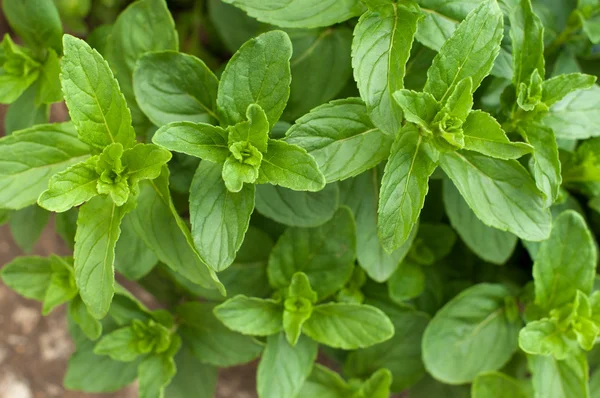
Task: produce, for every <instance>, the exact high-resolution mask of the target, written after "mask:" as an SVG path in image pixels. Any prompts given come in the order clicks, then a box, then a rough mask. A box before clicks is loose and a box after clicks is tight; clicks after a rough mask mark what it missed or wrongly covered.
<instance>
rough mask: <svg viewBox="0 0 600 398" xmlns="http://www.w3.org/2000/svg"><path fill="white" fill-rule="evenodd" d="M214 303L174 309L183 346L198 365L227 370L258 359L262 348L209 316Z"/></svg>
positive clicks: (189, 304) (192, 303)
mask: <svg viewBox="0 0 600 398" xmlns="http://www.w3.org/2000/svg"><path fill="white" fill-rule="evenodd" d="M214 307H215V306H214V304H208V303H196V302H189V303H184V304H182V305H180V306H179V307H177V309H176V314H177V317H178V319H179V320H180V327H179V330H178V332H179V333H180V335H181V338H182V339H183V343H184V344H185V345H186V346H188V347H189V349H190V352H191V353H192V354H193V355H194V356H195V357H196V358H197V359H198V360H199V361H201V362H203V363H208V364H211V365H214V366H220V367H228V366H234V365H239V364H243V363H247V362H250V361H252V360H253V359H255V358H256V357H258V356H259V355H260V353H261V351H262V348H263V347H262V345H260V344H258V343H257V342H256V341H255V340H253V339H252V338H250V337H247V336H242V335H240V334H238V333H235V332H232V331H230V330H229V329H227V328H226V327H225V326H223V324H222V323H221V322H219V320H217V318H216V317H215V315H213V308H214Z"/></svg>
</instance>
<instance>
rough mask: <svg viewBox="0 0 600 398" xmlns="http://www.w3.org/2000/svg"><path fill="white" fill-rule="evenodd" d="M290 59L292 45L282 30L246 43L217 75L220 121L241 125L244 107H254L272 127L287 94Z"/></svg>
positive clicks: (244, 112) (285, 100) (281, 111)
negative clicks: (259, 110) (219, 76)
mask: <svg viewBox="0 0 600 398" xmlns="http://www.w3.org/2000/svg"><path fill="white" fill-rule="evenodd" d="M291 57H292V43H291V42H290V39H289V37H288V35H287V34H286V33H284V32H282V31H277V30H276V31H271V32H267V33H264V34H262V35H260V36H258V37H256V38H254V39H251V40H249V41H248V42H246V43H245V44H244V45H243V46H242V47H241V48H240V49H239V50H238V52H237V53H235V54H234V56H233V57H232V58H231V60H230V61H229V62H228V63H227V66H226V67H225V70H224V71H223V74H222V75H221V81H220V82H219V92H218V95H217V108H218V112H219V116H220V118H221V122H222V123H224V124H226V125H235V124H236V123H239V122H243V121H244V120H246V118H245V116H246V110H247V109H248V106H249V105H250V104H257V105H260V107H261V108H262V109H263V110H264V111H265V113H266V115H267V118H268V120H269V124H270V126H271V127H273V125H274V124H275V122H277V120H279V118H280V117H281V114H282V113H283V109H284V108H285V105H286V103H287V100H288V97H289V95H290V81H291V71H290V63H289V61H290V58H291Z"/></svg>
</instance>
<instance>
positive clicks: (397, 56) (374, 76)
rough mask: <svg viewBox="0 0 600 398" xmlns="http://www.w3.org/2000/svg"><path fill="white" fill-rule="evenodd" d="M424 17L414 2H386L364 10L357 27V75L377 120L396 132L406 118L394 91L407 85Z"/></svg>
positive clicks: (354, 58)
mask: <svg viewBox="0 0 600 398" xmlns="http://www.w3.org/2000/svg"><path fill="white" fill-rule="evenodd" d="M420 18H421V14H420V13H419V11H418V9H417V7H415V6H414V5H413V4H410V3H408V2H407V3H406V4H404V3H394V2H384V3H383V4H382V5H380V6H377V7H373V8H372V9H371V10H369V11H367V12H366V13H364V14H363V15H362V16H361V18H360V20H359V22H358V25H356V28H355V29H354V40H353V42H352V66H353V68H354V78H355V79H356V81H357V82H358V89H359V91H360V94H361V97H362V98H363V99H364V100H365V102H366V103H367V107H368V109H369V113H370V116H371V119H372V120H373V123H374V124H375V125H376V126H377V127H378V128H380V129H381V130H382V131H384V132H385V133H387V134H391V135H392V136H394V135H395V134H396V133H397V132H398V131H399V130H400V127H401V122H402V110H401V109H400V107H399V106H398V105H397V104H396V102H395V101H394V100H393V98H392V94H393V93H394V92H396V91H397V90H400V89H401V88H403V87H404V74H405V69H406V62H407V61H408V58H409V56H410V50H411V47H412V42H413V38H414V36H415V32H416V30H417V22H418V21H419V19H420Z"/></svg>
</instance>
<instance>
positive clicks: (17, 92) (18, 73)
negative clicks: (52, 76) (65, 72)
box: [0, 34, 41, 104]
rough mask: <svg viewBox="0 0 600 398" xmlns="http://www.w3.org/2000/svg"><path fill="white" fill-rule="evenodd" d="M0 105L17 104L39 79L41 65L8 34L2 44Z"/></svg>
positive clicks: (0, 48) (0, 44)
mask: <svg viewBox="0 0 600 398" xmlns="http://www.w3.org/2000/svg"><path fill="white" fill-rule="evenodd" d="M0 52H2V57H1V59H0V72H1V74H0V83H1V84H2V91H1V92H0V103H3V104H11V103H13V102H15V101H16V100H17V99H18V98H19V97H20V96H21V95H22V94H23V93H24V92H25V91H27V89H28V88H29V87H32V85H33V83H34V82H35V81H36V80H37V79H38V76H39V74H40V68H41V65H40V64H39V63H38V62H37V61H35V60H34V59H33V58H32V56H31V53H30V52H28V51H27V49H25V48H21V47H19V46H17V45H16V44H15V43H14V42H13V41H12V40H11V38H10V36H9V35H8V34H5V36H4V39H3V40H2V43H0Z"/></svg>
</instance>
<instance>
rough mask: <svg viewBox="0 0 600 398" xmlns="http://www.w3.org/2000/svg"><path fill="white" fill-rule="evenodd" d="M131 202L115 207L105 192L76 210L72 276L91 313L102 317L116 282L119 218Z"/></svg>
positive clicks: (129, 208)
mask: <svg viewBox="0 0 600 398" xmlns="http://www.w3.org/2000/svg"><path fill="white" fill-rule="evenodd" d="M129 211H131V204H127V205H125V206H121V207H117V206H116V205H115V204H114V203H113V201H112V200H111V199H110V198H109V197H106V196H98V197H96V198H94V199H92V200H90V201H89V202H88V203H86V204H85V205H83V206H81V208H80V210H79V217H78V218H77V233H76V234H75V254H74V257H75V279H76V281H77V287H78V288H79V294H80V295H81V299H82V300H83V302H84V303H85V305H86V306H87V308H88V310H89V311H90V313H91V314H92V315H93V316H94V317H95V318H97V319H101V318H103V317H104V316H105V315H106V313H107V312H108V309H109V307H110V303H111V301H112V297H113V294H114V283H115V273H114V272H115V271H114V260H115V246H116V244H117V240H118V239H119V235H120V233H121V228H120V224H121V220H122V219H123V217H124V216H125V214H127V213H128V212H129Z"/></svg>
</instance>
